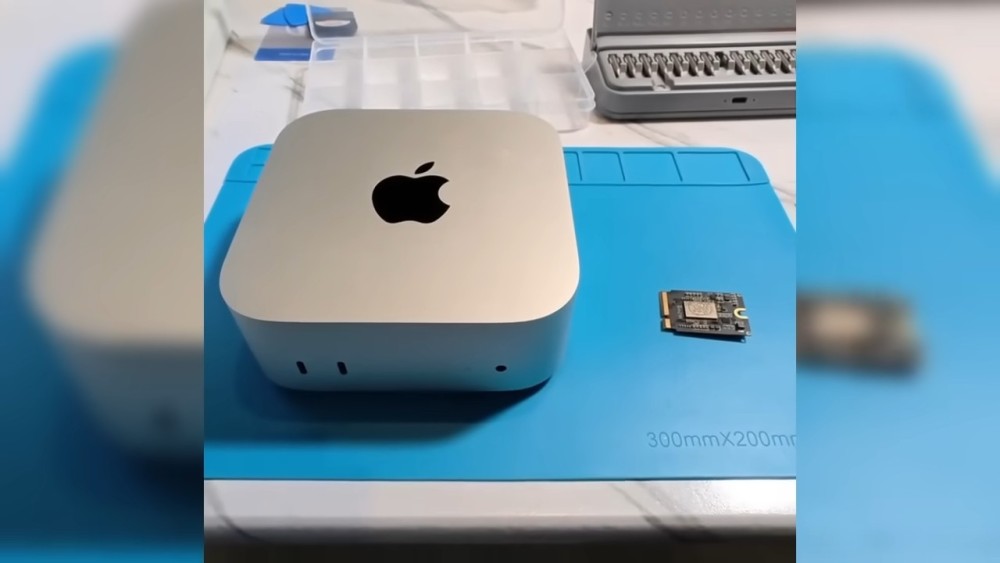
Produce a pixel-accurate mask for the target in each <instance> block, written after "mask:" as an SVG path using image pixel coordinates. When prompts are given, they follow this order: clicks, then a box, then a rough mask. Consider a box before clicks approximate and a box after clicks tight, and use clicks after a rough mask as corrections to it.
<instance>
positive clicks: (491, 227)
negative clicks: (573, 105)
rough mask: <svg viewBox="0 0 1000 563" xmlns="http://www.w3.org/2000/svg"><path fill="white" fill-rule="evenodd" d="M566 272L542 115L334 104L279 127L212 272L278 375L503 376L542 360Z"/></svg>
mask: <svg viewBox="0 0 1000 563" xmlns="http://www.w3.org/2000/svg"><path fill="white" fill-rule="evenodd" d="M579 276H580V268H579V259H578V254H577V247H576V235H575V231H574V227H573V215H572V210H571V207H570V196H569V185H568V183H567V180H566V171H565V164H564V161H563V152H562V146H561V144H560V140H559V136H558V134H557V133H556V131H555V130H554V129H553V128H552V127H551V126H550V125H548V124H547V123H546V122H544V121H542V120H540V119H538V118H536V117H533V116H530V115H526V114H521V113H515V112H501V111H458V110H456V111H410V110H386V111H382V110H334V111H324V112H319V113H313V114H309V115H306V116H304V117H302V118H300V119H298V120H296V121H294V122H292V123H291V124H289V125H288V126H287V127H286V128H285V129H284V130H283V131H282V132H281V134H280V135H279V136H278V139H277V140H276V142H275V143H274V145H273V148H272V151H271V155H270V158H269V160H268V162H267V165H266V167H265V168H264V170H263V172H262V173H261V177H260V180H259V182H258V183H257V186H256V188H255V190H254V193H253V196H252V198H251V200H250V202H249V204H248V206H247V209H246V212H245V214H244V216H243V220H242V221H241V222H240V225H239V227H238V229H237V230H236V233H235V236H234V239H233V241H232V244H231V246H230V248H229V252H228V254H227V256H226V259H225V262H224V264H223V267H222V273H221V281H220V284H221V288H220V289H221V292H222V297H223V299H224V300H225V302H226V304H227V305H228V306H229V309H230V310H231V311H232V313H233V316H234V317H235V319H236V322H237V324H238V325H239V328H240V330H241V332H242V333H243V335H244V337H245V338H246V341H247V343H248V344H249V347H250V349H251V350H252V352H253V354H254V356H255V357H256V358H257V361H258V362H259V363H260V366H261V367H262V369H263V371H264V373H266V374H267V375H268V376H269V377H270V378H271V379H272V380H274V382H276V383H277V384H279V385H281V386H284V387H290V388H294V389H301V390H428V391H430V390H452V391H505V390H515V389H523V388H527V387H532V386H534V385H537V384H540V383H542V382H543V381H546V380H547V379H548V378H549V377H550V376H551V375H552V373H553V372H554V371H555V369H556V367H557V365H558V364H559V361H560V359H561V356H562V354H563V351H564V348H565V343H566V339H567V333H568V328H569V323H570V316H571V310H572V306H573V298H574V296H575V294H576V289H577V284H578V282H579Z"/></svg>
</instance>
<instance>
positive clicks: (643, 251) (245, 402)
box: [205, 147, 796, 480]
mask: <svg viewBox="0 0 1000 563" xmlns="http://www.w3.org/2000/svg"><path fill="white" fill-rule="evenodd" d="M269 150H270V149H269V148H268V147H259V148H254V149H251V150H249V151H247V152H245V153H243V154H242V155H241V156H240V157H239V158H238V159H237V160H236V161H235V162H234V163H233V165H232V167H231V169H230V171H229V174H228V177H227V178H226V182H225V184H224V186H223V187H222V190H221V192H220V194H219V196H218V199H217V200H216V202H215V205H214V207H213V209H212V212H211V214H210V215H209V218H208V220H207V223H206V225H205V239H206V240H205V253H206V257H205V345H206V348H205V352H206V356H205V357H206V373H205V376H206V380H205V414H206V445H205V477H206V478H211V479H345V480H352V479H353V480H362V479H364V480H611V479H697V478H718V479H727V478H790V477H794V475H795V449H796V448H795V440H796V438H795V348H794V345H795V320H794V315H795V285H794V276H795V245H794V232H793V230H792V227H791V225H790V224H789V221H788V219H787V217H786V216H785V213H784V211H783V210H782V208H781V205H780V204H779V202H778V199H777V198H776V197H775V194H774V191H773V189H772V187H771V186H770V183H769V181H768V178H767V176H766V174H765V172H764V170H763V168H762V167H761V166H760V164H759V163H758V162H757V161H756V160H755V159H754V158H752V157H750V156H748V155H746V154H743V153H740V152H736V151H732V150H669V149H645V150H644V149H637V150H633V149H629V150H624V149H623V150H618V149H567V150H566V151H565V159H566V170H567V174H568V176H569V179H570V182H571V194H572V202H573V211H574V215H575V222H576V228H577V239H578V244H579V249H580V263H581V282H580V286H579V290H578V293H577V297H576V305H575V308H574V316H573V322H572V327H571V335H570V342H569V346H568V350H567V354H566V358H565V361H564V363H563V365H562V367H561V369H560V370H559V371H558V372H557V373H556V374H555V375H554V376H553V377H552V379H551V380H550V381H549V382H548V383H547V384H545V385H543V386H541V387H539V388H536V389H533V390H529V391H525V392H516V393H503V394H478V395H477V394H437V395H415V394H401V393H400V394H386V393H381V394H380V393H367V394H358V393H350V394H343V393H342V394H337V393H321V394H315V393H303V392H295V391H289V390H285V389H282V388H279V387H277V386H275V385H274V384H272V383H271V382H270V380H268V379H267V378H266V377H265V376H264V375H263V374H262V373H261V372H260V370H259V368H258V367H257V365H256V363H255V361H254V359H253V357H252V355H251V354H250V352H249V350H248V349H247V346H246V344H245V343H244V341H243V339H242V337H241V335H240V333H239V331H238V329H237V327H236V325H235V323H234V321H233V319H232V317H231V315H230V313H229V311H228V310H227V308H226V306H225V304H224V303H223V301H222V298H221V296H220V294H219V270H220V268H221V264H222V261H223V258H224V257H225V254H226V251H227V248H228V246H229V243H230V240H231V238H232V237H233V235H234V232H235V229H236V226H237V224H238V222H239V220H240V217H241V215H242V213H243V210H244V207H245V206H246V204H247V202H248V200H249V198H250V194H251V192H252V191H253V189H254V185H255V181H256V180H257V178H258V176H259V174H260V172H261V170H262V169H263V167H264V165H265V162H266V160H267V157H268V154H269ZM670 289H689V290H706V291H732V292H740V293H742V294H743V296H744V298H745V299H746V304H747V308H748V315H749V316H750V322H751V328H752V330H753V334H752V336H750V337H749V338H747V339H746V341H745V342H738V341H737V342H733V341H723V340H710V339H704V338H697V337H691V336H682V335H677V334H673V333H668V332H661V330H660V319H659V305H658V292H659V291H660V290H670ZM344 297H345V298H349V297H348V296H344Z"/></svg>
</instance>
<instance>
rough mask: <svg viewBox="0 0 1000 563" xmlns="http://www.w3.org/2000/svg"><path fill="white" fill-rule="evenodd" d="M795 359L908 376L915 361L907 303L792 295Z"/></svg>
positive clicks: (914, 338) (892, 299)
mask: <svg viewBox="0 0 1000 563" xmlns="http://www.w3.org/2000/svg"><path fill="white" fill-rule="evenodd" d="M797 297H798V298H797V315H796V316H797V320H796V328H797V358H798V362H799V363H800V364H803V365H814V366H817V367H820V366H822V367H830V368H843V369H854V370H863V371H877V372H886V373H893V374H908V373H911V372H913V371H915V370H916V369H917V367H918V365H919V363H920V357H921V354H920V348H921V347H920V342H919V339H918V335H917V332H916V328H915V326H914V325H915V321H914V318H913V317H914V315H913V312H912V311H911V310H910V307H909V305H908V304H907V303H906V302H905V301H903V300H901V299H899V298H896V297H893V296H887V295H874V294H868V295H861V294H824V293H814V292H804V291H800V292H799V294H798V296H797Z"/></svg>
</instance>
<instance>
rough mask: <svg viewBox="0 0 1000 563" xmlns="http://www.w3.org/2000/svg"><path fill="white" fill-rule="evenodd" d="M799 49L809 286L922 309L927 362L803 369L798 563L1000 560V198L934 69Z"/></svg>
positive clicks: (802, 251) (878, 56)
mask: <svg viewBox="0 0 1000 563" xmlns="http://www.w3.org/2000/svg"><path fill="white" fill-rule="evenodd" d="M800 56H801V60H800V64H799V68H800V69H802V70H803V72H802V73H801V74H800V75H799V91H798V103H799V121H798V143H799V163H798V174H799V182H798V183H799V199H798V203H799V206H798V217H799V221H798V223H799V226H800V227H799V230H798V233H797V235H798V236H797V242H798V279H799V282H800V283H801V284H802V286H803V287H806V288H811V289H819V290H835V291H861V292H867V293H887V294H890V295H893V296H895V297H898V298H901V299H903V300H905V301H906V302H908V303H909V305H910V308H911V310H912V313H913V317H914V318H915V320H916V322H915V324H916V332H917V334H918V338H919V340H920V342H921V343H922V346H921V347H922V355H923V361H922V365H921V366H920V369H918V370H917V371H916V372H915V373H912V374H910V375H909V376H907V377H898V376H897V377H893V376H887V375H886V374H877V373H858V372H850V371H846V370H835V369H826V370H820V369H815V368H814V369H803V370H801V371H800V372H799V380H798V423H799V430H800V434H801V437H802V441H803V444H802V448H801V449H800V454H801V455H800V458H799V460H800V463H799V470H800V475H801V476H802V479H800V480H799V483H798V500H799V505H798V506H799V510H798V515H797V520H796V522H797V526H798V536H797V537H798V542H797V545H798V549H799V561H805V562H808V563H814V562H821V561H822V562H827V561H829V562H841V561H852V562H854V563H865V562H868V561H873V562H874V561H878V562H895V561H906V562H908V563H914V562H922V561H945V560H947V561H996V560H997V558H996V553H997V552H998V550H1000V544H997V537H998V536H997V534H996V523H997V518H996V506H997V503H998V502H1000V489H998V488H997V482H996V480H997V475H1000V449H998V448H997V447H996V443H997V440H996V437H997V429H998V428H1000V409H998V404H1000V377H998V374H1000V369H998V360H997V343H998V341H1000V326H998V323H997V321H996V318H995V314H996V313H995V311H996V303H995V299H996V295H997V288H998V287H1000V283H998V281H997V273H998V272H1000V250H998V249H1000V192H998V191H997V190H996V188H995V187H994V184H993V183H994V179H992V178H991V177H990V175H989V172H988V167H987V166H985V159H984V158H983V155H982V154H981V152H980V151H979V149H978V148H977V147H976V146H975V143H974V139H973V137H972V135H971V134H970V132H969V128H968V127H967V125H966V124H965V123H964V120H963V119H962V118H961V115H960V112H959V107H958V104H957V103H956V100H955V99H954V97H953V96H952V94H951V93H950V92H949V91H948V88H947V87H946V83H945V82H944V81H942V80H941V77H940V76H939V75H938V74H937V73H935V72H933V71H932V70H931V69H929V68H928V67H927V66H926V63H924V62H922V61H920V60H914V59H912V58H910V57H908V56H905V55H903V54H900V53H895V52H889V51H880V50H872V49H866V50H850V49H844V50H838V49H830V48H827V49H822V50H820V49H816V48H814V49H808V48H805V47H803V49H802V50H801V53H800ZM990 546H992V547H990ZM988 552H989V553H992V555H987V553H988Z"/></svg>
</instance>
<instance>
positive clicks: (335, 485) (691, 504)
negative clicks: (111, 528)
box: [205, 1, 795, 539]
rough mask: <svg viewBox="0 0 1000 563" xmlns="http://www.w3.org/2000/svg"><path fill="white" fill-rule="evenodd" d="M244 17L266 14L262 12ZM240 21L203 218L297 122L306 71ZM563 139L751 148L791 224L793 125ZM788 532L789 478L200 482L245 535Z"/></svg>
mask: <svg viewBox="0 0 1000 563" xmlns="http://www.w3.org/2000/svg"><path fill="white" fill-rule="evenodd" d="M241 4H243V3H242V2H241ZM592 10H593V7H592V2H589V1H587V2H583V1H574V2H569V3H568V5H567V12H566V18H565V22H564V26H565V30H566V34H567V36H568V38H569V39H570V41H571V43H572V44H573V47H574V49H575V50H576V52H577V54H578V55H579V53H580V50H581V48H582V45H583V41H584V33H585V30H586V29H587V27H589V24H590V22H591V21H592V20H591V18H592ZM251 12H252V11H251ZM252 13H255V14H259V13H265V9H263V8H262V9H261V10H259V11H257V12H252ZM258 17H259V16H258ZM235 19H236V20H237V21H236V22H235V23H234V26H233V27H234V31H235V33H236V36H237V37H235V38H234V41H233V42H232V43H230V45H229V47H228V49H227V51H226V53H225V54H224V56H223V58H222V62H221V64H220V68H219V71H218V73H217V75H216V77H215V80H214V82H213V84H212V88H211V90H210V92H209V94H208V97H207V99H206V108H205V135H206V137H205V215H206V217H207V215H208V211H209V210H210V209H211V205H212V203H213V202H214V200H215V198H216V196H217V195H218V191H219V189H220V188H221V186H222V182H223V178H224V177H225V174H226V171H227V169H228V167H229V165H230V163H231V162H232V161H233V159H234V158H235V157H236V156H237V155H238V154H240V153H241V152H242V151H243V150H245V149H247V148H249V147H252V146H255V145H259V144H267V143H272V142H273V141H274V139H275V137H276V136H277V134H278V132H279V131H280V130H281V129H282V128H283V127H284V126H285V125H286V124H287V123H288V122H289V121H290V120H291V119H293V118H294V117H295V116H296V115H297V112H298V106H299V104H300V103H301V101H302V95H303V77H304V76H305V72H306V66H305V65H304V64H301V63H298V64H296V63H260V62H255V61H254V60H253V57H252V52H253V50H254V48H255V47H254V46H253V38H252V37H249V34H251V33H254V30H255V29H256V28H257V26H256V25H255V23H254V22H253V21H250V20H249V18H248V19H247V21H246V22H240V21H239V17H238V15H237V16H236V18H235ZM240 25H245V27H244V28H242V29H241V28H240ZM244 30H246V31H244ZM562 137H563V144H564V145H566V146H658V145H659V146H694V147H729V148H734V149H740V150H743V151H746V152H748V153H750V154H752V155H754V156H756V157H757V158H758V159H759V160H760V161H761V163H762V164H763V165H764V167H765V169H766V170H767V172H768V174H769V176H770V178H771V181H772V184H773V185H774V188H775V190H776V192H777V196H778V197H779V199H780V200H781V202H782V204H783V206H784V208H785V210H786V212H787V213H788V216H789V218H790V220H791V221H792V223H793V224H794V221H795V120H794V119H767V120H739V121H701V122H696V121H686V122H673V123H672V122H663V123H612V122H608V121H605V120H603V119H601V118H599V117H598V116H596V115H595V116H592V118H591V123H590V125H589V126H588V127H586V128H584V129H582V130H579V131H575V132H572V133H566V134H564V135H563V136H562ZM794 525H795V482H794V481H791V480H773V481H769V480H743V481H736V480H734V481H668V482H651V481H646V482H638V481H637V482H576V483H573V482H545V483H542V482H538V483H469V482H462V483H447V482H444V483H440V482H436V483H430V482H424V483H398V482H331V481H209V482H206V484H205V527H206V532H207V533H209V534H213V535H222V536H224V535H233V536H235V537H244V538H246V537H254V538H277V537H283V538H288V537H302V538H312V539H316V538H319V537H322V538H324V539H332V538H336V537H343V538H353V539H357V538H358V537H361V536H365V535H367V534H372V535H373V537H374V535H376V534H377V535H378V537H379V538H389V537H393V538H405V539H415V538H424V539H426V538H440V537H443V536H448V537H455V536H462V537H470V536H484V537H485V536H488V537H491V538H493V539H495V538H496V537H497V536H498V535H500V536H504V537H512V536H511V534H514V533H516V534H518V536H514V537H518V538H520V537H521V536H522V535H527V536H546V537H553V536H563V535H566V534H572V533H583V534H587V535H590V536H593V535H594V534H612V535H617V534H636V533H640V534H641V533H647V534H666V535H670V534H673V533H681V532H696V533H699V532H700V533H705V532H714V533H723V532H728V531H739V532H741V533H755V532H757V533H784V534H788V533H792V531H793V530H794Z"/></svg>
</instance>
